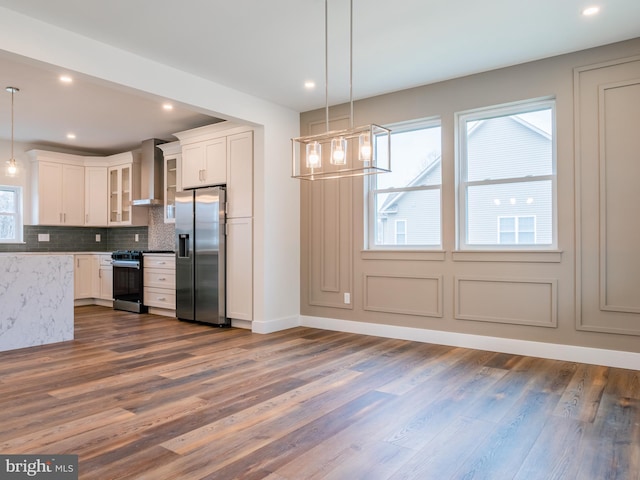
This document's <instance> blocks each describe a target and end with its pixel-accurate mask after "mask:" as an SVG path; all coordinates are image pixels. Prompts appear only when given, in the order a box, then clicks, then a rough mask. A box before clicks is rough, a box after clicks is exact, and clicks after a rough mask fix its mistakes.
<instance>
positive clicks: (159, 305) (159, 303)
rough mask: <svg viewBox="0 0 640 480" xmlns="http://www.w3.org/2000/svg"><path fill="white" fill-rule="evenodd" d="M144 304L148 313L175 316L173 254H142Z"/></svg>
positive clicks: (174, 267) (174, 264)
mask: <svg viewBox="0 0 640 480" xmlns="http://www.w3.org/2000/svg"><path fill="white" fill-rule="evenodd" d="M143 272H144V273H143V275H144V279H143V285H144V292H143V298H144V304H145V305H146V306H147V307H150V308H149V313H156V314H160V315H168V316H175V310H176V260H175V256H174V255H173V254H144V270H143Z"/></svg>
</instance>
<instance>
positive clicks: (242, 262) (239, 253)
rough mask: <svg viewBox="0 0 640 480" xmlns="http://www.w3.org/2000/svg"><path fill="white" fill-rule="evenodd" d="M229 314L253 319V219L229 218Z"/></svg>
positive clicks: (234, 316) (238, 318) (242, 318)
mask: <svg viewBox="0 0 640 480" xmlns="http://www.w3.org/2000/svg"><path fill="white" fill-rule="evenodd" d="M227 317H229V318H232V319H233V318H234V319H236V320H253V220H252V219H251V218H230V219H228V220H227Z"/></svg>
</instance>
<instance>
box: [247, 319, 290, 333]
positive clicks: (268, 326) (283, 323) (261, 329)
mask: <svg viewBox="0 0 640 480" xmlns="http://www.w3.org/2000/svg"><path fill="white" fill-rule="evenodd" d="M299 326H300V317H299V316H298V315H293V316H291V317H283V318H277V319H275V320H254V321H253V322H251V331H252V332H253V333H273V332H279V331H280V330H286V329H288V328H294V327H299Z"/></svg>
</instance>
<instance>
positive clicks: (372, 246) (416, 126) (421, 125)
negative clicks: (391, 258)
mask: <svg viewBox="0 0 640 480" xmlns="http://www.w3.org/2000/svg"><path fill="white" fill-rule="evenodd" d="M385 128H389V129H390V130H391V139H393V135H394V134H398V133H405V132H411V131H416V130H423V129H425V130H426V129H429V128H440V162H441V163H442V119H441V118H440V117H429V118H422V119H418V120H409V121H406V122H399V123H394V124H390V125H385ZM391 168H392V169H393V155H391ZM442 170H443V168H442V164H441V172H442ZM381 175H384V173H382V174H381ZM376 176H377V175H367V176H365V177H364V197H365V199H364V204H365V212H364V221H365V228H364V234H365V239H364V240H365V241H364V250H366V251H390V250H398V251H403V250H412V251H434V250H435V251H440V250H442V237H443V231H442V222H443V219H442V200H443V199H442V188H443V182H442V173H441V176H440V183H439V184H437V185H424V186H412V187H409V186H407V187H393V188H380V189H378V188H375V186H376V178H375V177H376ZM428 190H438V191H439V200H440V225H439V230H440V231H439V233H440V243H439V244H438V245H408V244H406V243H405V244H403V245H381V244H378V243H377V240H378V238H377V237H376V235H377V229H376V226H377V225H378V220H379V219H378V218H377V216H376V205H375V204H376V194H378V193H398V192H412V191H428ZM404 220H405V221H406V219H404ZM405 225H406V223H405ZM406 235H407V234H406V231H405V241H406V239H407V237H406ZM383 237H384V235H383ZM394 238H395V230H394Z"/></svg>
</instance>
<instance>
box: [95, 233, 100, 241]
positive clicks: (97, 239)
mask: <svg viewBox="0 0 640 480" xmlns="http://www.w3.org/2000/svg"><path fill="white" fill-rule="evenodd" d="M99 241H100V234H99V233H96V242H99Z"/></svg>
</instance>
